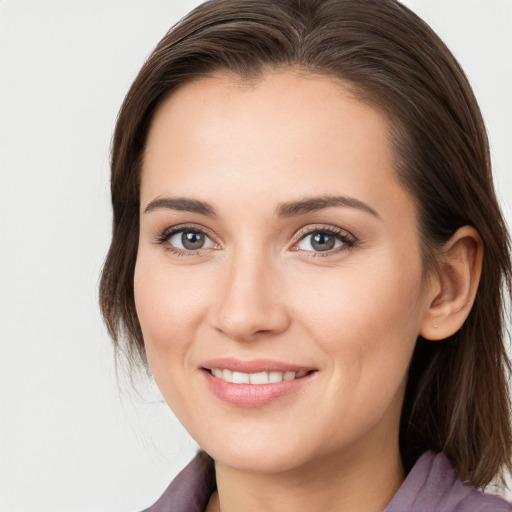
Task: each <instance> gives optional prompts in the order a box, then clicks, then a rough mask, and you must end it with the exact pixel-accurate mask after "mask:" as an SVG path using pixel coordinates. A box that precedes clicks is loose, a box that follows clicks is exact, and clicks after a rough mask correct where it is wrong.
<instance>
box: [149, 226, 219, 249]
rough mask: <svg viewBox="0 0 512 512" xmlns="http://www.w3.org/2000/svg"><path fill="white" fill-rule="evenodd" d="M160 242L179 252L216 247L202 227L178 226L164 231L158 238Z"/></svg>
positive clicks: (167, 247)
mask: <svg viewBox="0 0 512 512" xmlns="http://www.w3.org/2000/svg"><path fill="white" fill-rule="evenodd" d="M156 242H157V243H158V244H161V245H164V246H166V249H167V250H169V251H171V252H175V253H178V254H181V253H187V252H188V253H190V252H194V251H200V250H201V249H210V248H214V247H216V244H215V243H214V242H213V240H212V239H211V238H210V237H209V236H208V235H207V234H206V233H205V232H204V231H202V230H201V229H198V228H195V227H194V228H186V227H181V228H180V227H177V228H172V229H170V230H167V231H166V232H164V233H163V234H162V235H161V236H160V237H158V239H157V240H156Z"/></svg>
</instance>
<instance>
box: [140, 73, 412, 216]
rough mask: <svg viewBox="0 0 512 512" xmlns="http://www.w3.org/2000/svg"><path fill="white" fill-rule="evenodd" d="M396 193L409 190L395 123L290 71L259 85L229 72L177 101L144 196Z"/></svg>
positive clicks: (146, 168) (153, 143)
mask: <svg viewBox="0 0 512 512" xmlns="http://www.w3.org/2000/svg"><path fill="white" fill-rule="evenodd" d="M391 185H392V186H393V187H395V188H396V187H398V188H400V189H401V186H400V184H399V183H398V180H397V177H396V172H395V170H394V155H393V151H392V144H391V143H390V129H389V124H388V122H387V119H386V118H385V117H384V116H383V115H382V114H381V113H380V112H379V111H377V110H376V109H375V108H372V107H370V106H369V105H367V104H366V103H363V102H361V101H359V100H358V99H357V98H356V96H355V94H354V93H353V92H352V91H351V90H350V89H349V88H348V87H346V86H344V85H343V84H342V83H341V82H340V81H339V80H335V79H331V78H328V77H325V76H319V75H303V74H298V73H297V72H294V71H289V70H288V71H279V72H272V73H267V74H266V75H264V76H263V78H262V79H259V80H255V81H251V82H247V81H243V80H240V78H238V77H234V76H233V75H230V74H220V73H219V74H217V75H214V76H212V77H209V78H205V79H200V80H197V81H195V82H192V83H189V84H186V85H184V86H183V87H181V88H180V89H178V90H177V91H175V92H174V93H173V94H171V95H170V96H169V97H168V98H167V99H166V100H165V101H164V102H163V103H162V105H161V106H160V108H159V109H158V111H157V113H156V115H155V118H154V120H153V123H152V126H151V129H150V132H149V135H148V141H147V146H146V153H145V158H144V164H143V173H142V190H141V195H142V199H143V200H147V201H149V200H151V199H153V198H154V197H156V196H158V195H161V194H172V195H176V193H179V194H181V195H193V196H198V195H199V196H202V195H203V196H208V197H204V199H208V200H210V199H211V196H212V191H215V193H216V197H218V198H219V200H222V198H223V194H224V193H225V194H226V197H230V198H231V199H230V200H233V197H234V192H236V196H240V197H242V196H244V195H246V196H248V197H251V196H254V195H255V194H257V193H262V194H265V197H266V198H267V200H268V202H270V200H271V199H274V202H277V201H279V200H280V201H284V200H292V199H295V198H297V197H300V196H305V195H308V196H310V195H325V194H331V193H332V192H333V190H334V189H336V190H335V191H336V192H337V193H338V192H339V193H343V194H345V195H351V196H354V197H357V198H358V199H361V200H363V201H365V202H369V201H370V202H373V201H376V202H377V203H378V202H379V201H380V200H381V199H385V198H386V195H387V194H389V190H387V189H389V186H391ZM402 192H404V193H405V191H402ZM284 195H288V196H290V197H283V196H284ZM408 199H409V200H410V198H408ZM260 207H261V205H260Z"/></svg>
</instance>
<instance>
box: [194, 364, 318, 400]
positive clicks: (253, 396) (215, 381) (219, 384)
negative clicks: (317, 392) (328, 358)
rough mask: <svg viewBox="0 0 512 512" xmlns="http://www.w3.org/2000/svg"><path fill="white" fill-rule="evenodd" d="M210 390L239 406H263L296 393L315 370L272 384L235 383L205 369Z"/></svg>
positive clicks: (222, 398) (218, 396)
mask: <svg viewBox="0 0 512 512" xmlns="http://www.w3.org/2000/svg"><path fill="white" fill-rule="evenodd" d="M203 373H204V375H205V379H206V383H207V385H208V387H209V389H210V391H211V392H212V393H213V394H214V395H215V396H217V398H220V399H221V400H222V401H223V402H227V403H229V404H232V405H236V406H237V407H245V408H253V407H263V406H264V405H268V404H270V403H272V402H275V401H276V400H278V399H279V398H282V397H284V396H286V395H289V394H291V393H294V392H295V391H297V390H298V389H299V388H301V387H302V386H304V384H306V383H307V382H309V381H310V380H311V378H312V377H313V375H314V372H312V373H309V374H307V375H305V376H304V377H301V378H299V379H293V380H283V381H281V382H276V383H272V384H234V383H232V382H226V381H225V380H222V379H219V378H218V377H214V376H213V375H212V374H211V373H210V372H209V371H208V370H204V371H203Z"/></svg>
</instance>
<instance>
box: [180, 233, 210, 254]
mask: <svg viewBox="0 0 512 512" xmlns="http://www.w3.org/2000/svg"><path fill="white" fill-rule="evenodd" d="M181 243H182V244H183V247H185V249H190V250H193V249H201V247H203V245H204V235H203V234H202V233H197V232H195V231H185V232H184V233H183V234H182V235H181Z"/></svg>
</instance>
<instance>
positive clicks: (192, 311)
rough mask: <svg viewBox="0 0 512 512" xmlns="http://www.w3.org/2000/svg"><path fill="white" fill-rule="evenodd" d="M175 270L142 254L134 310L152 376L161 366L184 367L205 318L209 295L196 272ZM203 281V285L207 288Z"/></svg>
mask: <svg viewBox="0 0 512 512" xmlns="http://www.w3.org/2000/svg"><path fill="white" fill-rule="evenodd" d="M195 272H196V274H194V270H192V271H190V270H187V271H185V272H184V271H182V270H181V271H176V269H172V268H170V267H169V266H168V265H166V264H165V261H164V263H163V264H162V262H159V261H154V258H153V259H152V258H151V257H148V256H147V255H146V254H145V253H144V252H143V251H142V252H141V253H139V256H138V258H137V263H136V266H135V275H134V295H135V307H136V310H137V315H138V318H139V322H140V325H141V329H142V333H143V336H144V344H145V347H146V353H147V356H148V361H149V363H150V367H151V370H152V372H153V374H155V378H157V377H156V374H158V373H159V372H158V366H159V365H164V362H165V365H168V364H169V363H171V364H182V363H184V361H183V357H176V356H180V355H183V354H185V353H186V351H187V348H188V346H189V345H190V344H191V342H192V338H193V335H194V332H195V331H196V329H197V328H198V326H199V325H200V323H201V321H202V318H203V316H204V311H205V304H204V300H205V297H207V296H208V293H207V291H206V289H205V286H199V283H200V282H201V279H200V277H199V276H198V275H197V270H196V271H195ZM204 284H205V283H204V280H203V285H204Z"/></svg>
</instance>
